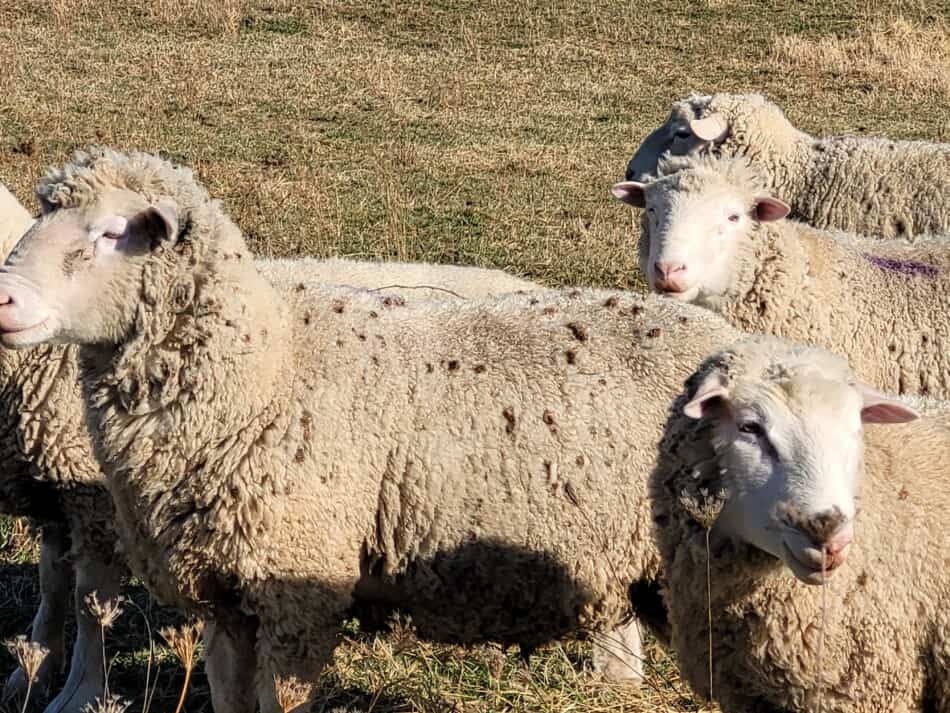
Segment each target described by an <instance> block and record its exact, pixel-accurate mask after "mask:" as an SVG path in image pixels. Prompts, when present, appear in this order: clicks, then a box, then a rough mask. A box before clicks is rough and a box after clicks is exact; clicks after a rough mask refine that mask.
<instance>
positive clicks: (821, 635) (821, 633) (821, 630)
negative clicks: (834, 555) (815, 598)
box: [816, 547, 828, 713]
mask: <svg viewBox="0 0 950 713" xmlns="http://www.w3.org/2000/svg"><path fill="white" fill-rule="evenodd" d="M825 562H826V559H825V548H824V547H822V548H821V622H820V625H819V627H818V656H817V659H818V663H817V668H818V670H817V674H818V695H817V701H816V702H817V704H818V705H817V709H818V713H821V692H822V684H821V671H822V666H821V657H822V654H823V652H824V648H825V616H826V611H827V594H828V577H827V575H826V573H825Z"/></svg>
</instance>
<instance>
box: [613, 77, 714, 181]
mask: <svg viewBox="0 0 950 713" xmlns="http://www.w3.org/2000/svg"><path fill="white" fill-rule="evenodd" d="M710 101H711V97H708V96H706V97H690V98H689V99H684V100H682V101H678V102H675V103H674V104H673V108H672V110H671V111H670V115H669V116H668V117H667V119H666V121H664V122H663V123H662V124H660V125H659V126H658V127H657V128H656V129H654V130H653V131H652V132H651V133H650V135H649V136H647V137H646V138H645V139H644V140H643V143H641V144H640V146H639V148H638V149H637V151H636V153H635V154H633V158H631V159H630V161H629V162H628V163H627V173H626V179H627V180H628V181H646V180H647V179H648V178H649V177H650V175H651V174H654V173H656V168H657V165H658V164H659V162H660V158H662V157H663V156H691V155H695V154H699V153H703V152H706V151H708V150H710V149H712V148H714V147H715V146H716V145H718V144H720V143H722V141H723V140H725V138H726V137H727V136H728V134H729V126H728V124H727V122H726V120H725V118H724V117H723V116H722V115H721V114H718V113H717V114H713V115H711V116H709V117H704V118H701V117H702V115H703V113H704V112H705V110H706V109H707V108H708V106H709V102H710Z"/></svg>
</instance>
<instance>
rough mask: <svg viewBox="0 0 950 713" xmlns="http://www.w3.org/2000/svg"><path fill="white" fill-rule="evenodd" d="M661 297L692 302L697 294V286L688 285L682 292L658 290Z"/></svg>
mask: <svg viewBox="0 0 950 713" xmlns="http://www.w3.org/2000/svg"><path fill="white" fill-rule="evenodd" d="M658 294H660V295H661V296H663V297H666V298H667V299H671V300H676V301H677V302H692V301H693V300H694V299H696V297H697V296H698V295H699V288H698V287H690V288H689V289H688V290H686V291H684V292H663V291H660V292H658Z"/></svg>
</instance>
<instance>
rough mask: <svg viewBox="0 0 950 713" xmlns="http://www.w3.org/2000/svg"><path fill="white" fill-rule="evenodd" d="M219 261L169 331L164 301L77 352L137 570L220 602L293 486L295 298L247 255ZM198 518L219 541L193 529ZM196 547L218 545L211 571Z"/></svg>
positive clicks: (179, 591)
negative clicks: (129, 333)
mask: <svg viewBox="0 0 950 713" xmlns="http://www.w3.org/2000/svg"><path fill="white" fill-rule="evenodd" d="M216 267H218V268H219V269H218V271H217V272H216V274H215V275H213V276H212V278H206V277H203V276H200V275H198V276H196V278H195V283H196V284H199V285H202V284H203V285H205V286H204V287H199V288H198V290H197V291H196V294H195V296H194V301H193V304H191V305H189V306H187V307H186V308H185V309H183V310H181V312H180V313H179V315H178V318H177V321H175V323H174V324H173V326H172V328H171V329H170V330H168V331H167V332H162V329H163V328H165V327H167V324H166V323H162V322H161V321H160V320H161V319H163V315H161V314H158V313H157V312H158V310H156V314H155V320H156V322H157V324H156V325H152V324H150V323H149V321H148V317H146V318H145V319H144V320H143V323H142V324H140V325H139V329H138V330H137V336H136V337H135V338H134V339H133V340H132V341H130V342H129V343H128V344H125V345H123V349H121V350H119V351H118V353H113V354H111V359H108V360H106V361H104V360H103V357H104V356H106V355H105V354H104V353H102V352H101V351H100V352H99V353H96V351H95V350H94V349H93V348H91V347H86V348H84V349H83V354H82V370H83V380H84V384H85V388H86V390H87V400H88V401H89V403H90V404H91V409H90V418H91V422H92V423H91V425H92V428H91V431H92V433H93V435H94V439H95V446H96V450H97V456H98V457H99V460H100V462H102V463H103V464H104V466H105V471H106V476H107V478H108V479H109V482H110V487H111V488H112V489H113V490H114V492H115V494H116V498H115V500H116V507H117V511H118V512H119V521H120V523H124V524H123V526H122V529H123V530H125V531H126V532H125V534H126V536H127V537H130V538H131V539H132V541H133V542H134V543H135V545H134V546H133V549H134V552H130V559H131V561H132V564H133V569H134V571H136V573H137V574H139V576H142V577H143V578H145V579H146V581H147V583H149V585H150V586H155V587H157V588H158V591H159V593H160V594H161V595H162V596H164V597H166V598H168V599H170V600H172V601H177V602H178V603H179V604H180V605H181V606H186V607H188V608H190V609H201V607H203V606H205V605H204V604H201V605H200V606H199V604H198V603H199V602H206V601H211V603H212V605H213V603H214V601H215V600H216V599H217V598H219V597H218V592H220V591H224V590H225V589H226V586H225V585H223V584H221V582H226V581H228V578H229V577H232V576H235V575H247V574H249V573H250V574H252V575H253V573H254V568H255V567H256V566H258V565H257V564H256V563H257V562H258V558H259V557H263V556H265V553H263V552H261V551H260V548H256V549H255V548H254V547H253V544H252V543H253V542H254V541H255V540H256V538H260V537H261V535H262V533H263V532H264V531H266V529H267V528H268V527H270V526H272V524H273V522H274V521H275V519H276V515H275V513H274V512H273V511H272V510H273V502H272V501H273V497H269V496H270V495H272V494H273V493H275V492H281V491H282V489H283V487H284V483H283V479H284V478H285V475H286V468H285V467H283V466H282V463H283V461H282V458H283V456H284V454H283V450H282V445H281V444H282V440H283V437H284V433H285V431H286V428H287V422H288V415H287V414H288V411H289V410H290V408H291V407H292V404H291V390H292V386H293V380H292V378H291V376H290V367H291V364H292V356H291V353H290V344H291V342H290V335H289V325H288V322H287V318H286V314H285V313H286V311H287V310H286V309H283V310H282V309H281V305H282V301H281V299H280V298H279V296H278V295H277V293H276V292H275V291H274V290H273V288H272V287H271V286H270V285H269V284H267V283H266V281H265V280H263V278H261V277H260V275H258V274H257V272H256V270H255V269H254V266H253V262H252V260H251V257H250V255H249V254H246V255H243V256H242V257H241V258H240V259H239V260H232V262H231V264H228V265H224V266H216ZM208 285H210V286H208ZM160 307H161V305H159V309H160ZM165 307H166V309H167V305H165ZM153 326H154V327H156V328H155V329H153V328H152V327H153ZM156 333H158V334H161V335H162V336H161V338H160V339H156V338H154V337H152V336H149V335H153V334H156ZM143 380H144V383H142V382H143ZM192 530H194V531H200V532H202V533H204V534H202V537H204V538H205V539H206V540H207V539H208V538H210V539H212V540H215V542H213V543H211V542H207V541H205V542H204V543H203V544H202V543H198V542H195V541H193V539H192V538H191V537H190V536H189V533H190V532H191V531H192ZM130 531H131V533H132V534H130ZM197 546H204V547H208V546H214V547H215V551H216V552H218V553H219V555H220V556H219V559H218V561H217V562H216V563H215V567H214V571H213V572H210V571H209V572H204V571H196V570H195V567H194V566H193V565H189V564H188V563H189V562H192V561H200V560H195V559H194V557H193V553H191V551H190V549H189V548H193V547H197Z"/></svg>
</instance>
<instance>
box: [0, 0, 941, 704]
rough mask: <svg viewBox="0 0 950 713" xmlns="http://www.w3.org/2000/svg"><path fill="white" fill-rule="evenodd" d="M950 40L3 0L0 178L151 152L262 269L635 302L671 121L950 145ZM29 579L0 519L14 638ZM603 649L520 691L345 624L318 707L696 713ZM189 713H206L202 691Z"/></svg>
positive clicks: (901, 7)
mask: <svg viewBox="0 0 950 713" xmlns="http://www.w3.org/2000/svg"><path fill="white" fill-rule="evenodd" d="M948 23H950V4H948V3H947V2H945V1H940V2H888V1H886V0H884V1H878V2H874V3H871V2H863V1H862V2H855V1H848V0H835V1H833V2H828V1H823V2H818V1H817V0H803V1H802V2H795V3H771V2H761V3H758V2H743V1H740V0H735V1H732V0H705V2H703V1H700V0H692V1H691V2H683V3H673V2H669V1H668V0H667V1H661V0H645V1H643V2H628V3H609V4H608V3H602V2H593V0H553V1H550V2H537V1H536V0H486V1H484V2H463V1H462V0H437V1H434V2H428V3H424V2H412V1H411V0H410V1H399V0H380V1H379V2H377V3H363V2H345V1H343V0H326V1H323V2H321V1H317V0H309V1H308V2H289V1H288V0H265V1H257V0H255V1H253V2H252V1H249V0H217V1H215V2H211V1H210V0H153V1H149V0H112V2H108V3H106V2H101V1H98V0H3V2H2V3H0V181H3V182H4V183H6V184H7V185H9V186H11V188H12V189H13V190H14V191H15V192H16V193H17V194H18V195H19V196H20V197H21V199H23V200H24V201H26V202H28V203H29V205H30V206H31V207H32V206H33V203H32V197H31V196H30V186H31V184H32V183H33V182H34V180H35V179H36V178H37V176H38V175H39V174H40V172H41V171H42V170H43V169H44V168H45V167H46V166H48V165H50V164H57V163H61V162H62V161H63V160H64V159H65V158H66V157H67V155H68V153H69V152H70V151H71V150H72V149H73V148H74V147H78V146H82V145H85V144H88V143H106V144H111V145H114V146H116V147H119V148H132V147H135V148H142V149H146V150H150V151H158V150H161V151H164V152H167V153H168V154H170V155H171V156H173V157H175V158H177V159H179V160H181V161H183V162H185V163H188V164H190V165H192V166H193V167H195V168H196V169H197V171H198V173H199V174H200V176H201V178H202V179H203V180H204V181H205V182H206V183H207V184H208V186H209V187H210V189H211V191H212V193H213V194H215V195H217V196H219V197H221V198H223V199H224V200H225V202H226V203H227V205H228V206H229V208H230V210H231V212H232V214H233V215H234V217H235V218H236V219H237V221H238V222H239V224H240V225H241V226H242V227H243V228H244V230H245V232H246V234H247V235H248V237H249V239H250V241H251V243H252V246H253V247H254V248H255V249H256V250H258V251H259V252H261V253H264V254H270V255H295V254H313V255H346V256H353V257H363V258H399V259H426V260H437V261H446V262H455V263H462V264H478V265H483V266H490V267H502V268H505V269H508V270H510V271H513V272H515V273H518V274H521V275H524V276H527V277H529V278H532V279H536V280H539V281H542V282H545V283H548V284H552V285H562V284H591V285H600V286H610V287H631V288H636V287H637V285H638V284H639V283H638V279H637V276H636V271H635V265H636V263H635V259H634V250H633V245H634V240H635V237H636V236H635V231H636V227H635V223H634V221H633V220H632V218H631V214H630V212H629V211H627V210H624V209H621V207H620V206H619V205H617V204H615V203H614V202H613V201H612V199H611V198H610V197H609V194H608V188H609V186H610V184H611V183H612V182H613V181H615V180H617V179H619V178H621V177H622V175H623V169H624V165H625V162H626V159H627V158H628V157H629V155H630V153H631V152H632V150H633V149H634V148H635V147H636V145H637V143H638V141H639V140H640V138H642V136H643V135H644V134H645V133H646V132H648V131H649V130H650V129H651V128H652V127H653V126H655V125H656V124H657V123H658V122H659V121H661V120H662V119H663V118H664V117H665V115H666V112H667V110H668V105H669V102H670V100H671V99H674V98H677V97H680V96H682V95H684V94H686V93H688V92H690V91H693V90H697V91H713V90H717V89H723V90H732V91H749V90H756V91H763V92H765V93H767V94H768V95H770V96H771V97H772V98H773V99H775V100H776V101H778V102H779V103H780V104H782V105H783V106H784V107H785V108H786V110H787V113H788V114H789V116H790V117H791V119H792V120H793V121H794V122H795V123H796V124H798V125H799V126H801V127H802V128H804V129H806V130H810V131H814V132H819V133H821V132H829V133H830V132H848V133H861V134H889V135H892V136H894V137H901V138H925V139H935V140H944V141H950V112H948V111H947V105H948V101H950V34H948V32H947V24H948ZM34 558H35V548H34V547H33V546H32V543H31V539H30V537H29V535H28V533H26V532H25V530H24V529H23V528H22V526H21V525H18V524H17V523H14V522H11V521H6V522H4V523H3V524H2V527H0V636H3V637H9V636H12V635H14V634H15V633H19V632H21V631H23V630H24V628H25V626H26V625H27V624H28V622H29V619H30V616H31V615H32V610H33V606H34V600H35V589H36V579H35V571H34V568H33V567H31V566H30V562H31V561H33V559H34ZM131 591H132V594H131V596H132V598H133V602H134V606H133V605H132V604H130V605H128V606H127V607H126V613H125V614H124V615H123V617H122V618H121V619H120V621H119V623H118V624H117V625H116V628H115V629H114V630H113V631H111V632H109V635H108V640H109V643H110V653H111V654H114V655H115V656H116V660H115V664H114V669H113V675H112V680H113V687H114V688H116V689H118V690H120V691H121V692H122V693H124V694H127V695H128V696H130V697H137V700H141V698H142V693H143V690H144V672H145V670H146V662H147V661H148V658H149V657H148V645H147V642H148V636H147V629H146V626H145V621H146V619H148V620H149V622H150V625H151V626H152V628H153V629H154V628H156V627H157V626H159V625H162V624H164V623H168V622H169V621H172V620H173V619H174V615H173V614H172V613H169V612H166V611H163V610H161V609H159V608H157V607H155V606H154V605H152V604H150V603H149V601H148V597H147V595H145V594H144V593H143V592H142V591H141V590H137V591H136V590H131ZM136 608H138V610H140V611H137V609H136ZM154 638H155V641H156V644H157V645H158V644H159V643H160V642H161V639H160V637H158V636H157V635H155V637H154ZM589 653H590V652H589V646H588V645H587V644H583V643H566V644H563V645H557V646H552V647H549V648H548V649H545V650H543V651H541V652H540V653H539V654H538V655H537V656H535V657H534V659H533V660H532V662H531V665H530V667H529V668H525V667H523V666H522V665H521V664H520V663H519V661H518V658H517V655H516V652H510V653H504V652H502V651H501V650H500V649H498V648H495V647H479V648H475V649H471V650H467V651H466V650H459V649H455V648H453V647H449V646H441V645H440V646H432V645H429V644H425V643H420V642H418V641H416V640H415V639H414V637H413V636H412V633H411V627H409V626H406V625H404V624H400V625H398V626H397V627H396V629H395V630H394V631H393V632H392V633H390V634H387V635H380V636H376V635H372V634H368V633H364V632H360V631H359V630H358V628H357V627H356V626H355V625H354V626H353V627H352V628H351V629H349V630H348V633H347V636H346V638H345V641H344V643H343V645H342V646H341V647H340V649H339V651H338V655H337V659H336V663H335V666H334V668H333V670H332V671H331V672H330V673H329V674H328V676H327V682H326V697H327V704H326V710H331V709H332V708H333V707H334V706H337V705H341V706H352V707H354V709H355V710H373V711H381V712H386V711H451V710H455V711H502V710H514V711H598V712H599V711H631V712H634V713H645V712H646V711H667V710H669V711H673V710H690V711H697V710H702V708H701V707H700V704H699V703H696V702H693V701H691V700H690V699H689V696H688V694H687V693H686V689H685V686H684V685H683V684H682V683H679V682H678V681H677V679H676V671H675V665H674V664H673V662H672V661H671V660H670V659H669V657H668V656H667V655H666V654H665V653H664V652H663V651H662V650H660V649H658V648H656V647H653V648H652V649H651V651H650V657H651V661H652V662H654V664H655V667H654V668H655V669H656V672H655V673H654V674H653V675H652V676H651V685H650V686H648V687H646V688H645V689H644V691H643V692H639V693H638V692H631V691H629V690H624V689H622V688H615V687H611V686H608V685H606V684H603V683H599V682H598V681H597V680H595V678H594V677H593V676H592V675H591V674H590V673H589V669H590V661H589ZM153 659H154V665H153V667H152V676H151V678H152V680H156V679H155V675H154V674H155V670H154V668H155V665H158V666H160V670H159V671H158V677H157V681H158V683H157V686H158V688H157V689H156V694H155V699H154V701H153V703H152V707H151V710H153V711H156V712H157V713H161V712H163V711H172V710H174V704H175V701H176V700H177V697H178V688H179V687H180V684H181V680H182V674H181V670H180V668H179V667H178V666H177V665H176V663H175V661H174V660H173V658H172V657H171V655H170V653H169V652H168V651H167V649H165V648H163V647H159V649H158V650H157V651H156V652H155V655H154V657H153ZM12 665H13V664H12V659H9V658H6V659H2V661H0V674H2V675H5V674H6V673H7V672H8V671H9V670H10V669H11V668H12ZM141 709H142V706H141V705H140V704H139V703H137V704H136V705H135V706H134V707H133V708H132V710H136V711H137V710H141ZM187 710H189V711H193V712H196V711H209V710H210V704H209V703H208V700H207V690H206V688H205V686H204V682H203V679H202V677H201V675H200V673H199V674H198V675H197V677H196V678H195V680H194V681H193V686H192V692H191V694H190V695H189V697H188V699H187Z"/></svg>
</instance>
